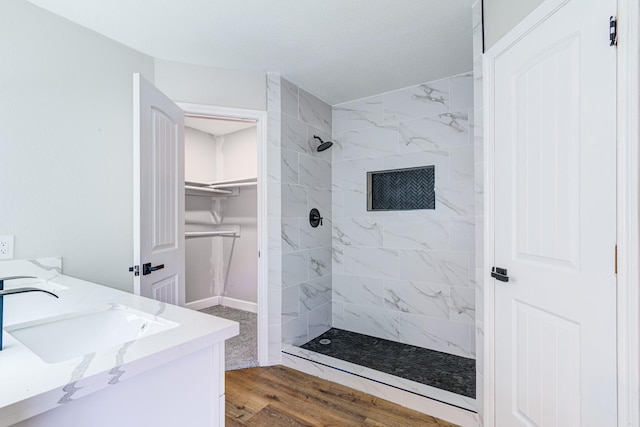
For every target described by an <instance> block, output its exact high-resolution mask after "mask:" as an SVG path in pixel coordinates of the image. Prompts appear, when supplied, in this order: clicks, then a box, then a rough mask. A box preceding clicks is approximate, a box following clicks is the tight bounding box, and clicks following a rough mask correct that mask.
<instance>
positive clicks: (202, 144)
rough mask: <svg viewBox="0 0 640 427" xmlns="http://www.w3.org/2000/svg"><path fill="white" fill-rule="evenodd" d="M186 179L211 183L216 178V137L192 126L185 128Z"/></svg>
mask: <svg viewBox="0 0 640 427" xmlns="http://www.w3.org/2000/svg"><path fill="white" fill-rule="evenodd" d="M184 141H185V149H184V164H185V165H188V166H189V167H187V168H185V170H184V180H185V181H190V182H200V183H211V182H213V181H215V180H216V151H217V149H216V147H217V146H216V137H215V136H213V135H210V134H208V133H205V132H202V131H200V130H197V129H193V128H190V127H185V128H184Z"/></svg>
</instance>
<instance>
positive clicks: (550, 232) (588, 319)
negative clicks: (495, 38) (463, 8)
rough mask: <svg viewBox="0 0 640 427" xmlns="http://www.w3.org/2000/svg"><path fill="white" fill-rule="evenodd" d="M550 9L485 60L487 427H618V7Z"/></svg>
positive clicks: (608, 1)
mask: <svg viewBox="0 0 640 427" xmlns="http://www.w3.org/2000/svg"><path fill="white" fill-rule="evenodd" d="M552 3H553V4H556V5H559V4H560V3H561V2H560V1H557V0H552V1H547V3H546V5H547V6H548V5H549V4H552ZM548 10H549V11H550V12H551V13H550V14H549V15H547V18H545V19H544V20H543V21H542V22H540V23H539V25H532V26H531V29H530V30H529V31H528V32H526V33H525V34H524V35H523V37H521V38H519V39H515V42H514V43H513V44H511V45H510V46H508V47H505V49H504V51H503V52H502V53H501V54H500V55H498V56H496V58H495V59H494V62H493V66H494V68H493V70H494V73H495V74H493V76H494V78H493V79H492V81H493V82H494V83H493V84H494V86H495V92H494V94H495V95H494V96H495V98H494V102H495V104H494V105H495V107H494V108H495V110H494V111H493V115H491V112H489V117H491V116H493V118H494V119H493V120H494V124H493V126H494V138H495V139H494V144H495V146H494V148H495V150H494V154H493V156H494V167H495V172H494V173H495V175H494V201H495V204H494V206H493V207H492V209H493V211H494V218H495V222H494V230H495V234H494V238H495V251H494V254H493V256H494V265H495V266H496V267H500V268H504V269H507V276H508V277H509V281H508V282H503V281H499V280H493V286H494V291H495V301H494V302H495V313H494V314H495V317H494V319H495V348H494V349H493V351H494V354H495V364H494V366H495V381H496V382H495V417H496V418H495V419H496V423H495V425H496V426H498V427H516V426H557V427H572V426H575V427H578V426H582V427H585V426H593V427H607V426H615V425H616V402H617V401H616V276H615V272H614V269H615V265H614V264H615V261H614V249H615V244H616V128H615V125H616V50H615V48H614V47H610V46H609V40H608V33H609V16H611V15H615V14H616V2H615V0H597V1H595V0H570V1H568V2H564V4H563V5H562V7H560V8H557V9H556V10H555V11H553V10H552V8H548ZM505 46H506V45H505Z"/></svg>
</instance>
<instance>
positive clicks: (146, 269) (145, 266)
mask: <svg viewBox="0 0 640 427" xmlns="http://www.w3.org/2000/svg"><path fill="white" fill-rule="evenodd" d="M163 268H164V264H160V265H156V266H155V267H151V263H150V262H148V263H146V264H142V275H143V276H146V275H147V274H151V273H152V272H154V271H156V270H162V269H163Z"/></svg>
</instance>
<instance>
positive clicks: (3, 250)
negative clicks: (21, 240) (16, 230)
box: [0, 236, 13, 259]
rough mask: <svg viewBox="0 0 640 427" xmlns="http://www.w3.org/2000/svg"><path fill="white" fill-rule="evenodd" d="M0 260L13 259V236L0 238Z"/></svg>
mask: <svg viewBox="0 0 640 427" xmlns="http://www.w3.org/2000/svg"><path fill="white" fill-rule="evenodd" d="M0 259H13V236H0Z"/></svg>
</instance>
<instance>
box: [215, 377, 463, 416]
mask: <svg viewBox="0 0 640 427" xmlns="http://www.w3.org/2000/svg"><path fill="white" fill-rule="evenodd" d="M226 425H227V427H237V426H268V427H278V426H336V427H338V426H340V427H343V426H378V427H380V426H398V427H408V426H422V427H433V426H438V427H453V424H450V423H447V422H445V421H441V420H438V419H436V418H433V417H430V416H428V415H424V414H422V413H420V412H416V411H412V410H410V409H407V408H403V407H402V406H399V405H396V404H395V403H391V402H388V401H386V400H382V399H379V398H377V397H374V396H371V395H369V394H366V393H362V392H360V391H357V390H354V389H352V388H348V387H344V386H341V385H339V384H335V383H332V382H329V381H325V380H322V379H320V378H317V377H314V376H311V375H307V374H305V373H302V372H299V371H296V370H294V369H290V368H287V367H285V366H270V367H265V368H251V369H242V370H237V371H228V372H227V373H226Z"/></svg>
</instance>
